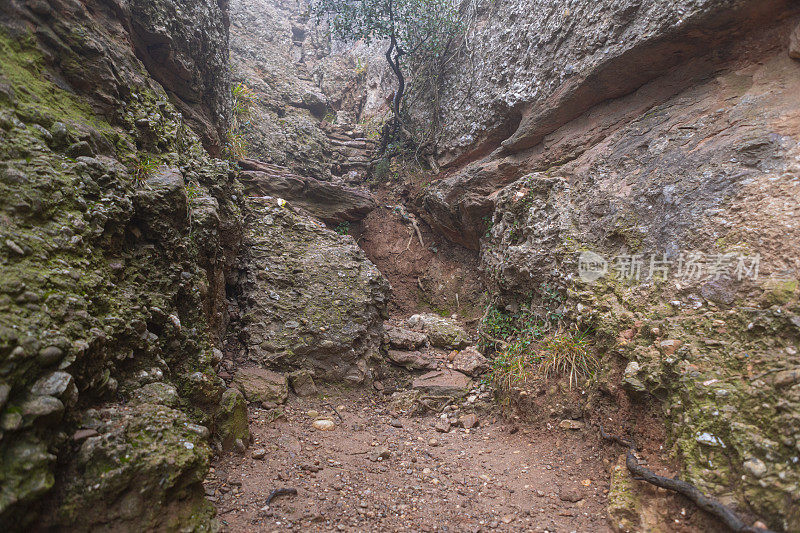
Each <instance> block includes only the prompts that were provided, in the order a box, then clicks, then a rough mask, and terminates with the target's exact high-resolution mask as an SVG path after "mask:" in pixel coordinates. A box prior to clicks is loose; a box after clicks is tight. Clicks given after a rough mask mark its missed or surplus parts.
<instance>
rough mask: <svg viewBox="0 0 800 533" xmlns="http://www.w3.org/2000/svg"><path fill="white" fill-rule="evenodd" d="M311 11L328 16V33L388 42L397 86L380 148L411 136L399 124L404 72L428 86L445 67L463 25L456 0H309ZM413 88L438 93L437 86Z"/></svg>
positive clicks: (347, 38) (345, 38) (319, 16)
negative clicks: (430, 88) (407, 71)
mask: <svg viewBox="0 0 800 533" xmlns="http://www.w3.org/2000/svg"><path fill="white" fill-rule="evenodd" d="M312 12H314V13H315V14H316V16H317V20H318V22H319V21H321V20H322V19H327V21H328V22H329V24H330V30H331V34H332V35H333V36H334V37H336V38H338V39H341V40H342V41H344V42H356V41H363V42H365V43H367V44H369V43H370V42H372V41H373V40H386V41H388V42H389V47H388V49H387V51H386V59H387V62H388V64H389V66H390V67H391V69H392V71H393V72H394V74H395V76H396V77H397V81H398V88H397V92H396V94H395V100H394V102H393V106H392V112H393V114H394V118H393V121H392V123H391V127H386V128H385V129H384V130H383V132H382V133H383V136H384V144H383V145H382V149H385V148H386V144H385V143H386V142H387V141H389V140H393V139H394V138H395V137H397V135H398V133H402V135H403V136H404V137H407V138H412V137H414V134H413V133H412V132H409V131H408V130H407V129H405V127H399V128H398V126H401V124H402V123H403V122H405V121H403V120H402V117H401V114H403V113H402V110H403V102H404V95H405V92H406V76H405V74H404V71H405V70H409V71H410V73H411V76H410V79H411V80H412V81H411V87H412V88H413V86H414V85H421V86H422V87H425V88H428V87H430V86H431V85H432V84H433V85H436V84H438V82H439V79H440V77H439V75H438V74H439V73H440V72H441V71H442V70H443V69H444V65H445V59H446V58H447V57H449V56H450V55H452V52H453V50H454V49H455V48H456V43H457V42H458V41H459V37H460V36H461V35H462V34H463V31H464V28H465V23H464V20H463V17H462V16H461V14H460V11H459V9H458V4H457V3H456V2H455V1H454V0H313V3H312ZM403 58H407V59H405V60H404V59H403ZM404 63H406V64H404ZM358 69H359V65H357V73H358V74H359V75H361V72H359V71H358ZM364 70H366V67H364ZM423 71H424V72H423ZM431 72H434V73H435V74H431ZM416 92H417V93H420V94H429V93H433V94H437V95H438V89H437V90H434V91H430V90H426V89H421V90H416ZM398 130H399V131H398Z"/></svg>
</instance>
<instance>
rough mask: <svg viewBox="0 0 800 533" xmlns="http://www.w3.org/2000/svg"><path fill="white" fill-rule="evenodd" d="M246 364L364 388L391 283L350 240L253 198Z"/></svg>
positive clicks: (380, 334)
mask: <svg viewBox="0 0 800 533" xmlns="http://www.w3.org/2000/svg"><path fill="white" fill-rule="evenodd" d="M245 240H246V244H247V248H248V254H249V257H248V258H247V267H246V269H247V271H246V280H245V281H244V283H243V290H244V293H245V300H246V302H247V303H246V305H245V308H244V310H243V317H242V320H243V329H244V332H243V342H244V344H245V346H246V350H247V358H248V359H250V360H251V361H253V362H255V363H258V364H260V365H262V366H264V367H275V368H282V369H286V370H290V369H292V368H306V369H308V370H311V371H312V372H313V374H314V378H315V379H316V378H321V379H324V380H332V381H341V380H344V381H347V382H350V383H361V382H362V381H364V380H365V379H367V378H369V376H370V372H369V369H368V364H367V363H368V361H369V360H370V358H373V357H376V356H377V353H378V349H379V347H380V343H381V340H382V337H383V319H384V318H385V316H386V303H387V299H388V297H389V284H388V282H387V281H386V280H385V279H384V278H383V276H382V275H381V274H380V272H378V270H377V268H375V266H374V265H373V264H372V263H370V262H369V260H367V258H366V257H365V256H364V254H363V252H362V251H361V250H360V249H359V248H358V247H357V246H356V245H355V243H354V241H353V240H352V237H350V236H342V235H339V234H337V233H336V232H333V231H330V230H328V229H325V228H324V227H323V226H322V225H321V224H320V223H319V222H317V221H316V220H314V219H313V218H311V217H309V216H306V215H303V214H300V213H296V212H294V211H293V210H292V209H291V206H290V205H289V204H287V205H286V206H285V207H280V206H279V205H278V203H277V201H276V200H258V199H254V200H253V201H252V202H251V205H250V213H249V214H248V217H247V235H246V239H245Z"/></svg>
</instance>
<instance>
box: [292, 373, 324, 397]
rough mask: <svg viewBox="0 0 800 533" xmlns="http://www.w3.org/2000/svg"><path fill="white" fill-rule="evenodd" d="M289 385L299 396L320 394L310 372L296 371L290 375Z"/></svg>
mask: <svg viewBox="0 0 800 533" xmlns="http://www.w3.org/2000/svg"><path fill="white" fill-rule="evenodd" d="M289 383H290V384H291V385H292V390H293V391H294V393H295V394H297V395H298V396H316V395H317V393H318V392H319V391H318V390H317V384H316V383H314V376H312V375H311V372H309V371H308V370H295V371H294V372H292V373H290V374H289Z"/></svg>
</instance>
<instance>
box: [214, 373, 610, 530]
mask: <svg viewBox="0 0 800 533" xmlns="http://www.w3.org/2000/svg"><path fill="white" fill-rule="evenodd" d="M334 406H335V407H336V409H335V410H334ZM391 407H392V404H390V403H389V401H388V398H387V397H385V396H383V395H382V394H380V393H378V392H372V391H370V392H364V391H352V390H350V391H346V390H339V389H327V390H323V391H322V395H321V396H317V397H313V398H298V397H294V396H292V397H291V398H290V399H289V401H288V403H287V404H286V405H285V406H283V412H284V416H281V417H278V418H275V419H274V420H273V419H272V418H273V415H274V413H275V411H272V412H270V411H266V410H262V409H257V408H252V407H251V413H250V414H251V431H252V433H253V436H254V442H253V443H252V444H251V446H250V448H249V449H248V451H247V452H246V453H245V454H244V456H242V455H228V456H226V457H223V458H222V459H220V460H219V461H218V462H217V463H216V464H215V465H214V468H213V469H212V473H211V475H210V476H209V478H208V480H207V481H206V493H207V494H208V495H209V498H210V499H211V500H212V501H215V504H216V505H217V507H218V510H219V513H220V515H219V519H220V521H221V522H222V525H223V526H224V527H225V528H227V530H228V531H235V532H239V531H242V532H244V531H276V530H296V531H489V530H496V531H551V532H555V531H558V532H570V531H577V532H585V531H592V532H603V531H609V528H608V526H607V522H606V516H605V498H606V494H607V489H608V474H607V471H608V470H607V468H608V467H607V466H606V465H607V458H605V456H604V452H602V451H601V449H600V447H599V446H600V444H599V443H598V441H597V440H596V437H595V436H594V435H591V434H590V433H589V432H586V431H585V430H579V431H574V430H564V429H560V428H558V427H542V428H538V429H537V428H533V427H528V429H523V430H518V428H517V427H516V426H514V425H512V424H511V423H510V422H508V421H505V420H504V419H502V418H501V417H499V416H497V415H495V414H492V413H491V412H488V411H485V410H484V411H478V413H477V414H478V416H479V420H480V424H479V426H478V427H474V428H472V429H469V430H467V429H464V428H463V427H455V426H454V427H452V428H451V429H450V431H449V432H440V431H438V430H437V429H435V428H434V425H435V424H436V423H437V422H439V421H440V418H439V416H437V414H436V413H429V414H428V415H425V416H417V417H402V416H399V417H398V416H396V415H397V414H396V413H395V412H393V411H392V409H391ZM489 409H492V408H491V407H489ZM337 411H338V413H339V415H340V416H341V420H340V418H339V415H337V414H336V412H337ZM271 413H272V414H271ZM315 419H326V420H331V421H333V422H334V423H335V428H334V429H333V430H331V431H322V430H318V429H315V428H314V427H313V426H312V423H313V422H314V420H315ZM440 425H441V424H440ZM440 429H442V428H440ZM281 488H292V489H296V490H297V494H296V495H295V494H287V495H278V496H276V497H275V498H274V499H273V501H272V503H271V504H270V505H269V506H266V505H265V502H266V501H267V498H268V497H269V495H270V494H271V493H272V491H273V490H275V489H281Z"/></svg>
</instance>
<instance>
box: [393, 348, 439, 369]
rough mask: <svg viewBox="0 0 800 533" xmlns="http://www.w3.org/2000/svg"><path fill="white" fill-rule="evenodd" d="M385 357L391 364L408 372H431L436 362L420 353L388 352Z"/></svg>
mask: <svg viewBox="0 0 800 533" xmlns="http://www.w3.org/2000/svg"><path fill="white" fill-rule="evenodd" d="M387 357H388V358H389V361H391V362H392V363H394V364H396V365H398V366H402V367H405V368H407V369H409V370H423V369H427V370H432V369H435V368H436V361H435V360H434V359H433V358H431V357H430V356H427V355H425V354H423V353H421V352H405V351H402V350H389V351H388V352H387Z"/></svg>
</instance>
